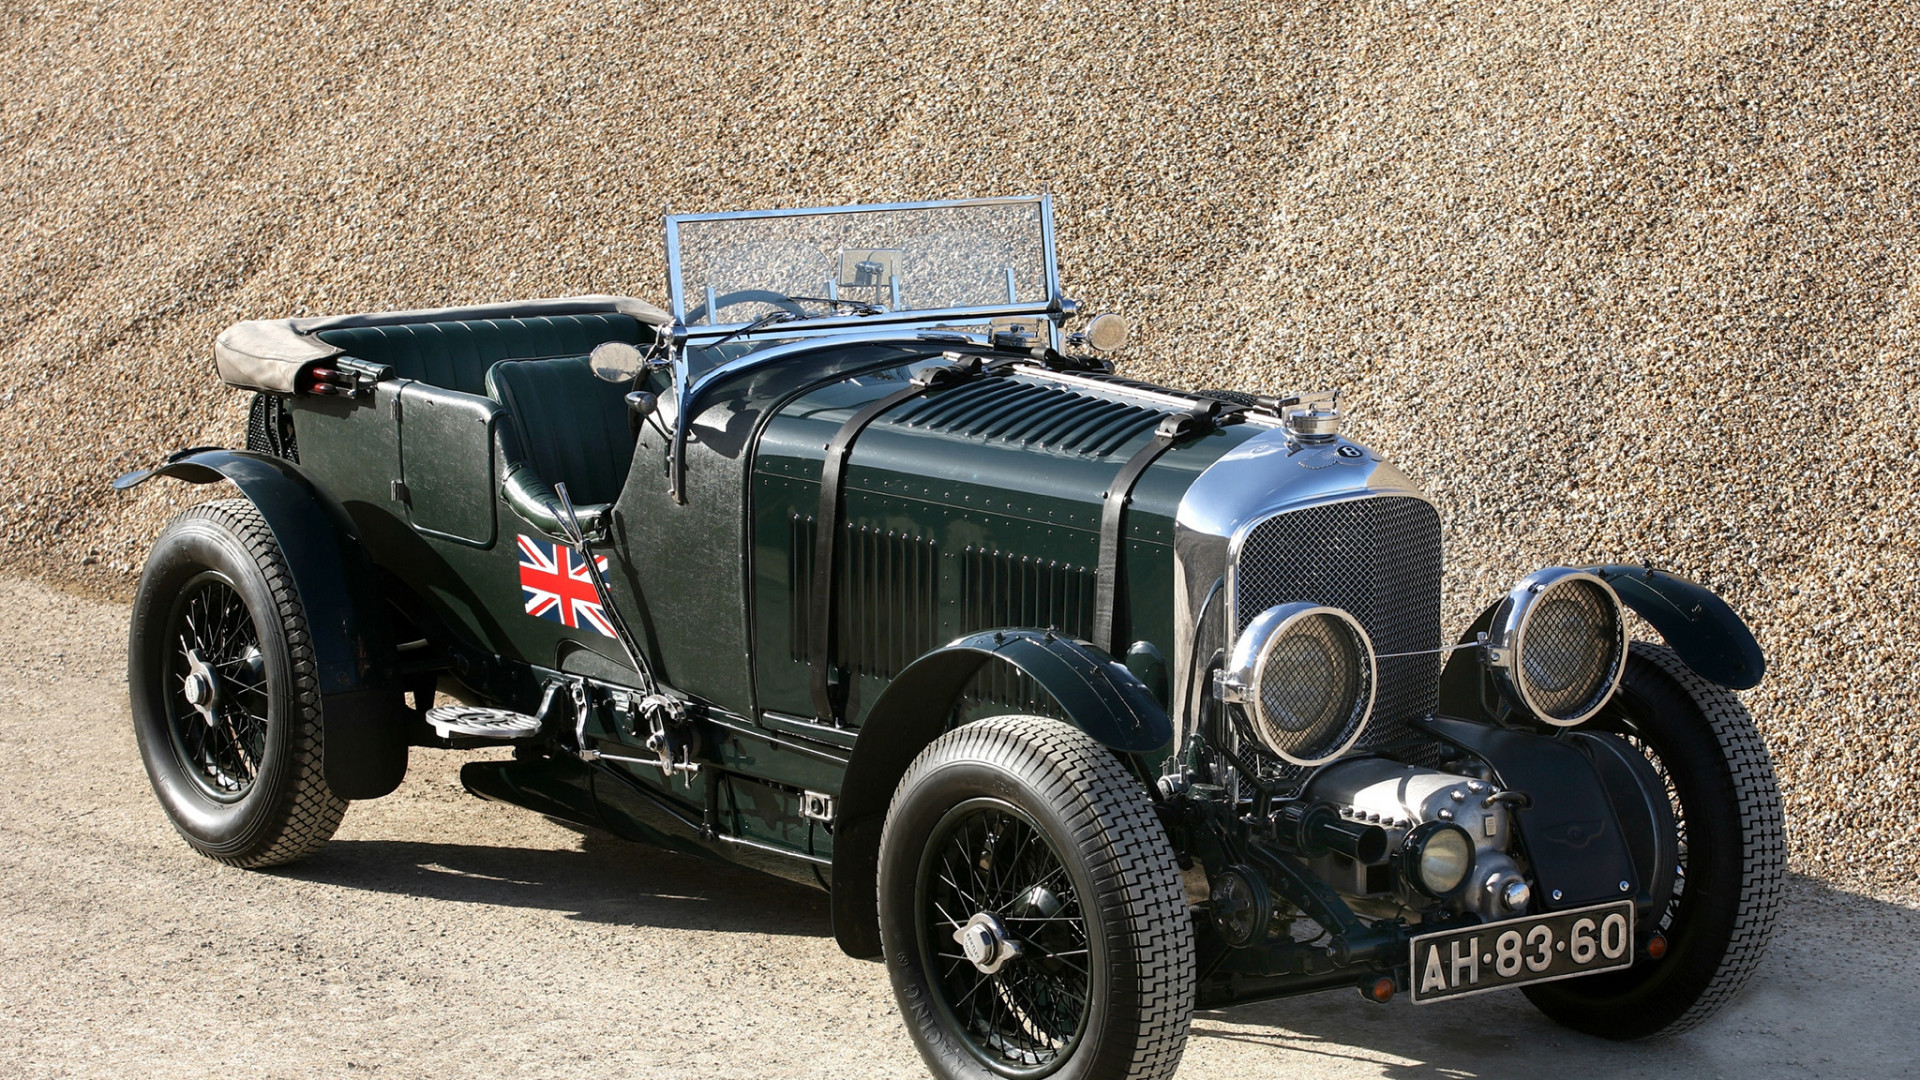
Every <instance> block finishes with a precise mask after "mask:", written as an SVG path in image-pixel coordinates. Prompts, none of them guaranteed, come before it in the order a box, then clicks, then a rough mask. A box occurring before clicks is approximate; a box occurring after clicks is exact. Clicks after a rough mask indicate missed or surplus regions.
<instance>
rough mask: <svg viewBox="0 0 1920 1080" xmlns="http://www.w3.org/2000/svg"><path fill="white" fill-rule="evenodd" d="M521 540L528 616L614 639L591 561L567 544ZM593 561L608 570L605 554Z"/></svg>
mask: <svg viewBox="0 0 1920 1080" xmlns="http://www.w3.org/2000/svg"><path fill="white" fill-rule="evenodd" d="M515 535H516V536H518V534H515ZM518 538H519V541H520V591H521V593H522V594H523V595H524V597H525V599H526V602H527V614H529V615H532V616H534V617H536V618H541V619H549V620H552V621H553V622H557V623H559V624H561V625H562V626H571V627H574V628H575V629H585V630H594V631H597V632H599V633H602V634H605V635H606V636H607V637H612V636H614V634H613V624H612V623H611V622H608V621H607V613H606V611H605V610H604V609H602V608H601V607H600V595H599V594H598V593H596V592H594V590H593V577H592V576H591V574H590V572H589V571H588V570H587V561H586V560H585V559H584V558H581V557H580V555H579V553H578V552H575V551H574V550H573V549H572V548H570V547H568V546H567V545H565V544H556V543H546V542H544V541H540V540H535V539H533V538H532V537H528V536H518ZM593 561H594V563H595V564H596V565H597V566H599V568H600V569H601V570H603V571H604V570H605V569H606V568H607V557H606V556H605V555H596V556H594V557H593Z"/></svg>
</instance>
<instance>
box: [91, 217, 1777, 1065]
mask: <svg viewBox="0 0 1920 1080" xmlns="http://www.w3.org/2000/svg"><path fill="white" fill-rule="evenodd" d="M666 235H667V254H668V272H669V279H670V281H669V288H668V297H669V306H668V307H667V308H666V309H661V308H658V307H655V306H653V305H651V304H648V303H645V302H642V301H639V300H632V299H627V298H623V297H612V296H587V297H575V298H571V299H561V300H538V301H530V302H524V303H510V304H498V305H487V306H482V307H474V308H466V309H452V310H439V311H412V312H392V313H385V314H371V315H349V316H342V317H335V318H305V319H290V320H279V321H261V322H244V323H240V324H238V325H236V326H233V327H231V328H230V329H228V330H226V331H225V332H223V333H222V334H221V335H220V336H219V338H218V340H217V342H216V343H215V347H214V353H215V357H216V360H217V363H218V367H219V371H220V374H221V377H222V378H223V379H224V380H225V381H226V382H227V383H229V384H230V385H232V386H235V387H239V388H242V389H246V390H251V391H253V392H254V393H255V395H256V396H255V397H254V398H253V402H252V412H251V419H250V423H249V429H248V432H247V438H246V449H244V450H229V449H206V448H201V449H192V450H182V451H180V452H179V453H176V454H174V455H172V456H171V457H169V458H167V459H166V460H165V461H164V462H163V463H161V464H159V465H157V466H156V467H154V468H153V469H150V470H143V471H141V472H136V473H131V474H128V475H127V476H125V477H122V478H121V480H120V481H118V482H117V483H118V485H119V486H121V487H123V488H125V487H131V486H132V485H134V484H137V483H140V482H141V481H143V480H145V479H146V478H148V477H150V476H170V477H175V478H178V479H181V480H186V481H188V482H191V483H209V482H214V481H222V480H224V481H228V482H230V483H231V484H232V485H233V486H234V487H235V488H237V489H238V492H239V496H240V497H238V498H232V499H226V500H221V501H214V502H207V503H202V504H200V505H197V506H194V507H192V508H191V509H188V510H186V511H185V512H184V513H182V514H180V516H179V517H177V518H176V519H175V520H174V521H173V523H172V524H171V525H169V526H168V527H167V529H166V531H165V532H164V533H163V534H162V535H161V536H160V538H159V539H158V541H157V542H156V543H155V545H154V548H153V551H152V553H151V555H150V556H149V558H148V561H147V564H146V568H145V572H144V573H143V575H142V577H141V579H140V585H139V591H138V598H137V600H136V602H135V605H134V608H133V615H132V631H131V638H130V642H129V661H128V663H129V686H130V692H131V697H132V712H133V718H134V723H135V724H136V726H137V729H138V737H139V745H140V748H141V752H142V754H143V756H144V759H145V763H146V768H147V771H148V773H149V775H150V776H151V778H152V782H153V788H154V791H155V792H156V793H157V794H158V796H159V799H160V802H161V805H162V806H163V807H164V808H165V810H166V812H167V814H168V815H169V816H170V817H171V819H172V821H173V823H174V824H175V825H176V826H177V828H178V830H179V832H180V833H181V835H182V836H184V837H185V838H186V840H187V842H188V843H189V844H191V845H192V846H193V847H195V848H196V849H198V850H199V851H201V852H203V853H204V854H206V855H208V856H210V857H212V858H214V859H218V860H220V861H222V862H225V863H229V864H232V865H235V866H242V867H261V866H270V865H276V864H281V863H286V862H289V861H291V860H295V859H299V858H301V857H302V856H305V855H308V854H311V853H312V852H314V851H315V850H317V849H318V848H319V847H320V846H321V845H323V844H324V843H326V841H327V839H328V837H329V836H330V835H331V834H332V833H333V832H334V830H335V828H336V827H337V826H338V824H339V822H340V819H341V815H342V814H343V813H344V812H345V811H346V808H347V804H348V802H349V801H351V800H354V799H371V798H378V797H380V796H382V795H385V794H387V793H389V792H391V791H392V790H394V788H395V786H396V785H398V784H399V783H400V781H401V779H402V777H403V775H404V773H405V771H406V767H407V761H408V752H409V747H414V746H426V747H440V748H445V749H451V750H456V751H457V750H463V749H472V748H494V749H495V750H496V752H495V753H493V754H489V755H485V759H484V760H474V761H471V762H469V763H467V764H466V765H465V766H464V767H463V768H462V771H461V776H462V779H463V781H464V783H465V785H466V786H467V788H468V789H469V790H471V791H472V792H473V793H474V794H476V795H478V796H481V797H483V798H487V799H494V800H500V801H504V802H509V803H515V804H518V805H520V806H524V807H527V808H530V809H532V810H535V811H537V812H539V813H541V814H545V815H548V816H550V817H553V818H557V819H564V820H565V821H568V822H572V823H577V824H579V825H584V826H591V827H595V828H601V829H606V830H610V831H611V832H614V833H617V834H620V835H622V836H626V837H630V838H633V839H635V840H640V841H645V842H648V843H652V844H657V845H662V846H665V847H669V848H673V849H677V850H680V851H685V852H694V853H700V854H703V855H708V856H713V857H718V858H721V859H726V860H730V861H733V862H736V863H741V864H745V865H748V866H751V867H756V868H759V869H761V870H765V871H767V872H770V873H773V874H778V875H780V876H782V877H785V878H789V879H791V880H794V881H799V882H804V883H807V884H809V885H813V886H817V887H819V888H822V889H825V890H828V891H829V892H830V895H831V904H830V907H831V911H832V919H833V933H834V936H835V938H836V939H837V940H838V943H839V945H840V947H841V948H842V949H844V950H845V951H846V952H848V953H850V954H852V955H854V956H858V957H869V958H874V959H884V961H885V963H886V970H887V974H888V977H889V978H890V979H891V980H892V984H893V989H894V992H895V994H896V996H897V998H898V1001H899V1004H900V1007H901V1010H902V1012H903V1014H904V1016H905V1019H906V1024H907V1027H908V1029H909V1030H910V1032H911V1034H912V1036H913V1038H914V1040H915V1041H916V1043H917V1045H918V1047H919V1049H920V1051H921V1053H922V1055H923V1056H924V1058H925V1060H926V1063H927V1066H928V1068H930V1069H931V1070H932V1071H933V1072H934V1073H935V1074H936V1075H939V1076H943V1077H963V1076H964V1077H985V1076H1001V1077H1037V1076H1042V1075H1055V1076H1061V1077H1083V1078H1093V1077H1121V1076H1127V1077H1155V1076H1165V1075H1168V1074H1170V1073H1172V1072H1173V1070H1174V1069H1175V1067H1176V1066H1177V1064H1178V1062H1179V1060H1180V1056H1181V1051H1182V1048H1183V1045H1184V1042H1185V1039H1186V1036H1187V1031H1188V1024H1189V1020H1190V1018H1191V1016H1192V1013H1193V1010H1194V1009H1196V1008H1207V1009H1211V1008H1218V1007H1222V1006H1227V1005H1232V1004H1235V1003H1239V1002H1247V1001H1254V1000H1260V999H1268V998H1275V997H1281V996H1285V995H1293V994H1302V993H1308V992H1312V991H1318V990H1326V989H1333V988H1348V989H1357V990H1358V991H1359V992H1360V994H1361V995H1362V996H1363V997H1365V998H1367V999H1369V1000H1372V1001H1378V1002H1385V1001H1387V1000H1389V999H1391V998H1393V997H1394V996H1395V995H1398V994H1405V995H1406V996H1407V997H1409V998H1411V999H1412V1001H1414V1002H1416V1003H1429V1002H1441V1001H1447V1000H1450V999H1452V998H1456V997H1460V996H1463V995H1468V994H1477V993H1482V992H1485V991H1491V990H1499V989H1504V988H1508V987H1518V988H1520V989H1522V990H1523V991H1524V992H1525V993H1526V995H1527V996H1528V998H1530V999H1531V1000H1532V1001H1533V1002H1534V1003H1535V1004H1536V1005H1538V1006H1539V1007H1540V1008H1541V1009H1542V1010H1544V1011H1545V1012H1546V1013H1547V1014H1548V1015H1549V1016H1551V1017H1552V1018H1553V1019H1554V1020H1556V1021H1558V1022H1560V1023H1562V1024H1565V1025H1567V1026H1570V1027H1573V1028H1576V1029H1579V1030H1581V1031H1585V1032H1591V1033H1594V1034H1597V1035H1602V1036H1606V1037H1609V1038H1617V1039H1629V1038H1636V1037H1641V1036H1648V1035H1654V1034H1657V1033H1662V1032H1673V1031H1679V1030H1684V1029H1686V1028H1688V1027H1691V1026H1692V1025H1695V1024H1697V1023H1699V1022H1700V1021H1701V1020H1703V1019H1704V1018H1706V1017H1708V1016H1710V1015H1712V1014H1713V1013H1714V1012H1715V1011H1716V1010H1718V1009H1720V1008H1721V1007H1722V1006H1723V1005H1725V1004H1726V1002H1727V1001H1728V1000H1729V998H1730V997H1731V996H1732V995H1733V994H1734V993H1735V992H1736V991H1737V990H1738V989H1739V988H1740V986H1741V985H1742V983H1744V982H1745V981H1746V979H1747V978H1748V976H1749V975H1750V974H1751V973H1752V972H1753V970H1754V968H1755V966H1756V965H1757V963H1758V962H1759V959H1760V956H1761V953H1762V952H1763V950H1764V948H1765V946H1766V943H1767V939H1768V937H1769V935H1770V933H1771V932H1772V928H1773V924H1774V920H1775V916H1776V913H1777V911H1778V908H1779V904H1780V888H1781V877H1782V873H1783V840H1782V824H1781V810H1780V802H1779V796H1778V793H1777V791H1776V788H1775V783H1774V779H1773V774H1772V769H1771V765H1770V762H1769V758H1768V754H1767V750H1766V748H1765V746H1764V745H1763V744H1762V741H1761V739H1760V736H1759V734H1758V733H1757V731H1756V728H1755V725H1754V723H1753V721H1752V719H1751V717H1750V716H1749V715H1748V713H1747V711H1746V710H1745V708H1743V707H1742V705H1741V703H1740V701H1739V700H1738V699H1737V698H1736V697H1735V696H1734V694H1733V693H1732V692H1731V691H1732V690H1737V689H1743V688H1746V687H1750V686H1753V685H1754V684H1755V683H1757V682H1758V681H1759V680H1760V678H1761V675H1762V671H1763V667H1764V663H1763V660H1762V657H1761V653H1760V650H1759V647H1758V645H1757V644H1756V643H1755V641H1754V638H1753V636H1752V635H1751V634H1750V633H1749V631H1748V630H1747V628H1746V626H1745V625H1744V624H1743V622H1742V621H1741V619H1740V618H1739V617H1738V616H1737V615H1736V614H1735V613H1734V612H1733V611H1732V610H1731V609H1730V608H1729V607H1728V605H1727V604H1725V603H1724V602H1723V601H1721V600H1720V599H1719V598H1718V597H1716V596H1715V595H1714V594H1713V593H1712V592H1710V591H1708V590H1707V589H1705V588H1703V587H1701V586H1700V585H1697V584H1695V583H1693V582H1690V581H1688V580H1686V579H1685V578H1683V577H1680V576H1676V575H1674V574H1670V573H1667V572H1664V571H1659V570H1655V569H1653V568H1651V567H1648V566H1626V565H1611V566H1589V567H1560V566H1555V567H1547V568H1544V569H1541V570H1538V571H1536V572H1534V573H1531V574H1529V575H1527V576H1526V577H1525V578H1524V579H1523V580H1521V581H1519V582H1518V583H1516V584H1515V585H1514V587H1513V589H1512V591H1511V592H1509V593H1507V594H1506V595H1504V596H1496V597H1492V598H1490V602H1489V603H1488V605H1487V606H1486V609H1485V610H1484V611H1483V612H1482V613H1481V614H1480V615H1479V617H1478V618H1477V619H1475V620H1474V621H1473V622H1472V624H1471V625H1469V626H1466V627H1464V628H1463V629H1462V630H1461V632H1460V633H1459V634H1457V635H1453V636H1451V637H1450V638H1447V639H1443V637H1442V633H1441V600H1440V597H1441V578H1440V575H1441V569H1442V567H1441V563H1442V559H1441V527H1440V518H1439V515H1438V514H1437V513H1436V511H1435V508H1434V505H1433V503H1432V502H1431V501H1430V500H1429V498H1428V497H1427V496H1426V495H1424V494H1423V493H1422V492H1421V491H1420V490H1418V489H1417V488H1415V487H1414V486H1413V484H1411V483H1410V482H1409V481H1408V480H1407V478H1406V477H1405V475H1403V474H1402V473H1401V472H1400V471H1398V470H1397V469H1395V468H1394V467H1393V466H1392V465H1391V464H1389V463H1387V462H1386V461H1384V460H1382V459H1381V457H1380V455H1379V454H1377V453H1375V452H1373V451H1372V450H1369V449H1368V448H1366V447H1365V446H1362V445H1359V444H1357V443H1354V442H1352V441H1349V440H1348V439H1346V438H1344V437H1343V436H1342V435H1341V433H1340V419H1341V418H1340V415H1339V413H1338V411H1337V409H1336V408H1335V399H1334V397H1333V396H1332V395H1328V394H1291V395H1279V394H1276V395H1266V394H1254V393H1245V392H1235V391H1201V392H1197V393H1196V392H1188V391H1183V390H1176V389H1170V388H1166V387H1161V386H1155V385H1148V384H1145V383H1142V382H1138V381H1134V380H1130V379H1127V378H1123V377H1120V376H1118V375H1116V374H1115V373H1114V365H1113V364H1112V363H1111V362H1109V361H1108V360H1105V359H1102V358H1101V357H1100V355H1099V354H1100V353H1102V352H1106V351H1110V350H1112V349H1114V348H1116V347H1119V346H1122V345H1123V344H1124V337H1125V326H1124V323H1122V322H1120V321H1119V319H1118V317H1117V316H1100V317H1096V318H1091V319H1088V318H1085V317H1084V316H1083V315H1082V314H1081V313H1079V312H1078V311H1077V310H1076V305H1075V304H1074V303H1073V302H1072V301H1069V300H1068V299H1066V298H1065V297H1064V296H1063V294H1062V292H1061V289H1060V285H1059V282H1058V273H1057V270H1056V264H1055V259H1054V240H1053V230H1052V217H1051V208H1050V205H1049V203H1048V201H1047V199H1046V198H1045V197H1036V198H1007V199H984V200H965V201H954V202H937V203H917V204H904V205H891V206H854V207H838V208H826V209H808V210H781V211H773V212H765V213H725V214H695V215H684V216H674V217H669V218H668V219H667V221H666ZM1182 347H1185V348H1192V347H1198V346H1197V345H1194V344H1188V345H1185V346H1182ZM1516 497H1517V496H1516ZM1629 611H1631V612H1633V613H1636V614H1637V616H1638V621H1637V622H1635V623H1633V624H1632V625H1634V626H1645V627H1650V628H1651V632H1652V633H1656V634H1657V635H1658V636H1660V637H1661V638H1663V639H1664V643H1663V644H1651V643H1645V642H1640V641H1634V642H1632V643H1629V641H1628V635H1629V631H1630V629H1631V627H1630V623H1629V620H1630V618H1632V616H1630V615H1629V614H1628V612H1629ZM1449 640H1451V641H1452V644H1448V643H1447V641H1449ZM507 747H510V748H511V750H510V753H508V754H501V753H498V752H497V751H498V750H499V749H501V748H507ZM1457 1015H1458V1019H1459V1023H1460V1024H1461V1026H1462V1027H1463V1028H1469V1029H1470V1028H1471V1027H1472V1025H1473V1024H1474V1013H1473V1012H1471V1011H1462V1012H1460V1013H1458V1014H1457Z"/></svg>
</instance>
